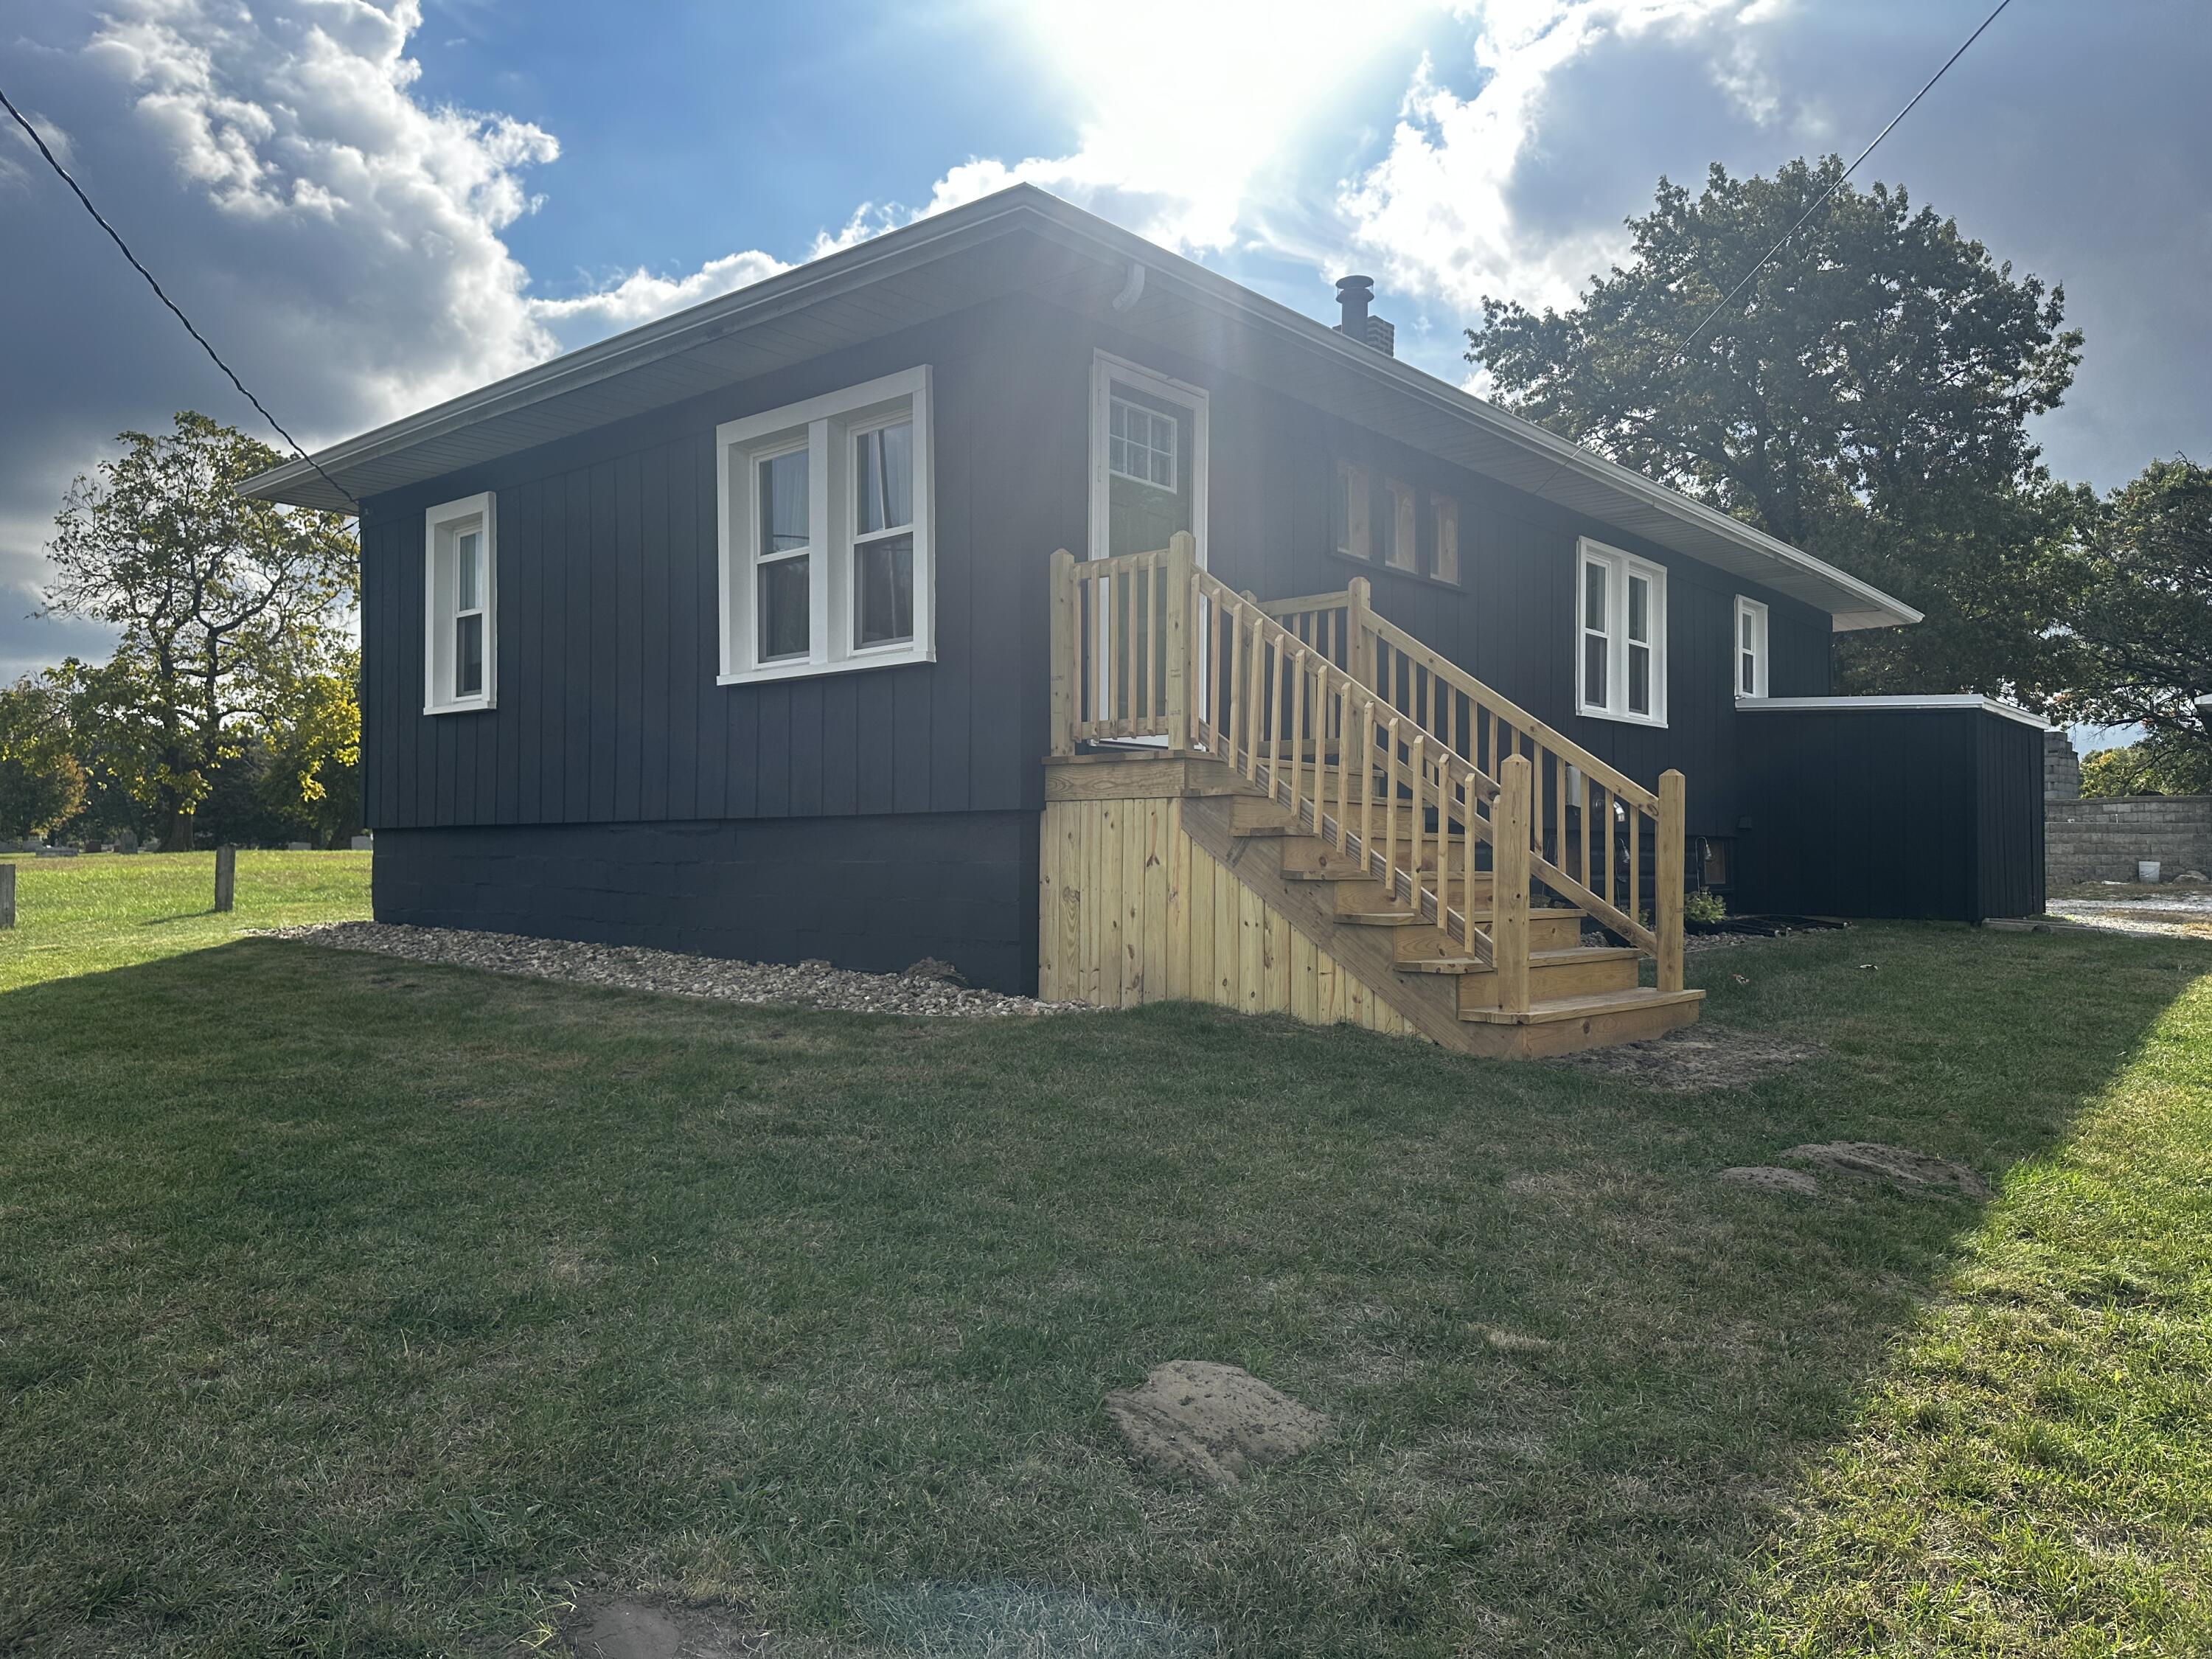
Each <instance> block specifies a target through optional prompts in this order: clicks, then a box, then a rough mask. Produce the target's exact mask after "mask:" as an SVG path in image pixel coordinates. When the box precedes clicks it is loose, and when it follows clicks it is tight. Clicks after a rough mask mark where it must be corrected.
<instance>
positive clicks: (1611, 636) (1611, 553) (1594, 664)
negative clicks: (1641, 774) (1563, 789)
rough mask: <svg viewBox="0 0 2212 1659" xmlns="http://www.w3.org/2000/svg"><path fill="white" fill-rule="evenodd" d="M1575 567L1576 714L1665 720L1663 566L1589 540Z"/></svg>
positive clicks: (1652, 722) (1655, 723)
mask: <svg viewBox="0 0 2212 1659" xmlns="http://www.w3.org/2000/svg"><path fill="white" fill-rule="evenodd" d="M1576 567H1577V586H1578V589H1579V591H1578V592H1577V596H1576V617H1575V647H1576V649H1575V708H1576V712H1577V713H1578V714H1595V715H1600V716H1602V717H1603V718H1605V719H1607V720H1635V721H1638V722H1641V723H1643V724H1644V725H1649V726H1664V725H1665V724H1666V723H1667V572H1666V569H1665V568H1664V567H1662V566H1660V565H1656V564H1653V563H1651V562H1650V561H1648V560H1645V559H1639V558H1637V557H1636V556H1633V555H1632V554H1628V553H1624V552H1622V551H1621V550H1620V549H1619V548H1617V547H1607V546H1606V545H1605V544H1603V543H1601V542H1594V541H1590V540H1589V539H1588V538H1584V539H1583V541H1582V542H1581V543H1580V544H1578V547H1577V559H1576Z"/></svg>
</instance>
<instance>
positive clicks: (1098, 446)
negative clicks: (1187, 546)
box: [1088, 351, 1208, 570]
mask: <svg viewBox="0 0 2212 1659" xmlns="http://www.w3.org/2000/svg"><path fill="white" fill-rule="evenodd" d="M1115 380H1124V381H1127V383H1128V384H1129V385H1131V386H1135V387H1136V388H1137V390H1138V391H1139V392H1149V393H1151V394H1152V396H1153V397H1155V398H1161V399H1163V400H1164V401H1165V402H1168V403H1172V404H1182V406H1183V407H1184V408H1186V409H1188V410H1190V411H1191V447H1190V472H1191V478H1190V533H1191V539H1192V540H1193V541H1194V542H1195V543H1197V544H1198V568H1200V570H1203V569H1205V568H1206V475H1207V466H1206V438H1207V435H1206V425H1207V416H1208V410H1207V399H1206V388H1205V387H1204V386H1193V385H1191V384H1190V383H1189V382H1188V381H1187V380H1171V379H1170V378H1169V377H1168V376H1166V375H1164V374H1155V373H1154V372H1153V371H1152V370H1151V369H1149V368H1146V367H1145V366H1144V365H1143V364H1141V363H1133V362H1130V361H1129V360H1128V359H1127V358H1126V357H1116V356H1114V354H1113V353H1112V352H1110V351H1093V352H1092V353H1091V550H1090V553H1089V555H1088V556H1090V557H1091V558H1094V559H1103V558H1104V557H1105V556H1106V549H1107V541H1106V514H1107V511H1108V495H1109V492H1108V490H1107V488H1106V437H1107V427H1108V424H1109V413H1108V408H1107V405H1108V404H1109V401H1110V394H1109V386H1111V385H1112V383H1113V382H1114V381H1115Z"/></svg>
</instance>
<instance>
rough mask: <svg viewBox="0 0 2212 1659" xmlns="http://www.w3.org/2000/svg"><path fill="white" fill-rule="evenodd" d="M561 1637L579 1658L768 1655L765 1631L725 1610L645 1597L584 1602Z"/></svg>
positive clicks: (709, 1658) (702, 1658)
mask: <svg viewBox="0 0 2212 1659" xmlns="http://www.w3.org/2000/svg"><path fill="white" fill-rule="evenodd" d="M561 1638H562V1640H563V1641H564V1642H566V1643H567V1644H568V1651H569V1652H571V1653H573V1654H574V1655H575V1656H576V1659H750V1656H755V1655H763V1654H766V1653H767V1652H768V1651H769V1638H768V1636H767V1635H766V1633H765V1632H762V1631H760V1630H758V1629H757V1628H755V1627H753V1626H749V1625H747V1624H745V1623H744V1621H742V1620H739V1619H738V1617H737V1615H736V1614H735V1613H732V1612H731V1611H730V1610H728V1609H726V1608H714V1607H684V1606H682V1605H680V1604H678V1603H675V1602H668V1601H654V1600H652V1599H649V1598H642V1597H625V1596H605V1597H600V1596H587V1597H584V1598H582V1599H580V1600H579V1601H577V1603H576V1609H575V1611H574V1613H570V1614H569V1615H568V1618H566V1619H564V1620H562V1621H561Z"/></svg>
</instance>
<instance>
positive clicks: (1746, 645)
mask: <svg viewBox="0 0 2212 1659" xmlns="http://www.w3.org/2000/svg"><path fill="white" fill-rule="evenodd" d="M1735 694H1736V696H1739V697H1763V696H1765V695H1766V607H1765V605H1761V604H1760V603H1759V601H1758V600H1757V599H1746V598H1744V597H1743V595H1742V594H1741V593H1739V594H1737V595H1736V599H1735Z"/></svg>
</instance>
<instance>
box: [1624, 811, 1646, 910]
mask: <svg viewBox="0 0 2212 1659" xmlns="http://www.w3.org/2000/svg"><path fill="white" fill-rule="evenodd" d="M1643 832H1644V814H1643V813H1642V812H1641V811H1638V809H1637V808H1635V807H1633V806H1632V807H1630V808H1629V809H1628V823H1627V826H1626V831H1625V833H1626V836H1627V840H1628V914H1629V915H1630V916H1631V917H1632V918H1633V919H1634V920H1636V921H1643V920H1644V860H1642V859H1641V858H1639V857H1638V856H1637V854H1638V852H1639V851H1640V850H1641V848H1642V845H1643V841H1644V833H1643Z"/></svg>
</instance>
